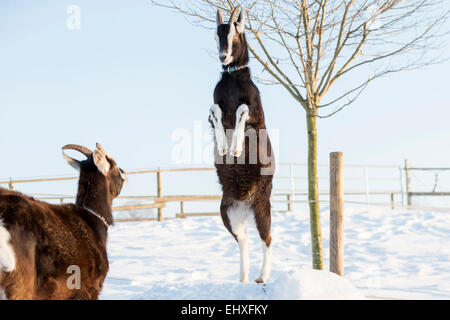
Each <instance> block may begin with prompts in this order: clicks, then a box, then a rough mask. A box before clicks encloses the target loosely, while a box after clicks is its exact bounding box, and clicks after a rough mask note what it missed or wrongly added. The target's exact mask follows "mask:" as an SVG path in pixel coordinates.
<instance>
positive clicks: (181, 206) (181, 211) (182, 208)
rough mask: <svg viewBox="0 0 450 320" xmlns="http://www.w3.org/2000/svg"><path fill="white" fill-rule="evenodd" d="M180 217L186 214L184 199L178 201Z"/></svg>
mask: <svg viewBox="0 0 450 320" xmlns="http://www.w3.org/2000/svg"><path fill="white" fill-rule="evenodd" d="M180 217H181V218H186V216H185V214H184V201H180Z"/></svg>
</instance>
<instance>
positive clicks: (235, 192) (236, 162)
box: [209, 6, 275, 283]
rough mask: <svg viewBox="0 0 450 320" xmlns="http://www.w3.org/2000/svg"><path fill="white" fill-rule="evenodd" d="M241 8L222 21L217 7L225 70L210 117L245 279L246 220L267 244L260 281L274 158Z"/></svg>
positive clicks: (225, 212)
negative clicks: (252, 67) (251, 68)
mask: <svg viewBox="0 0 450 320" xmlns="http://www.w3.org/2000/svg"><path fill="white" fill-rule="evenodd" d="M239 9H240V6H237V7H236V8H235V9H234V11H233V12H232V14H231V17H230V20H229V22H228V23H224V22H223V17H222V12H221V11H220V9H219V10H218V11H217V37H216V38H217V47H218V49H219V58H220V61H221V62H222V68H223V72H222V78H221V79H220V81H219V83H217V85H216V88H215V90H214V106H212V107H211V109H210V115H209V121H210V123H211V125H212V127H213V129H214V136H215V145H216V162H215V166H216V168H217V175H218V178H219V182H220V184H221V185H222V191H223V197H222V202H221V205H220V212H221V216H222V221H223V224H224V225H225V227H226V228H227V230H228V231H229V232H230V233H231V234H232V235H233V237H234V238H235V239H236V240H237V242H238V244H239V249H240V260H241V269H240V281H241V282H248V273H249V259H248V240H247V231H246V224H247V222H249V221H254V222H255V224H256V227H257V229H258V232H259V236H260V238H261V240H262V247H263V263H262V268H261V274H260V276H259V277H258V278H257V279H256V280H255V281H256V282H258V283H264V282H266V281H267V279H268V278H269V274H270V258H271V240H272V237H271V234H270V226H271V216H270V209H271V208H270V207H271V205H270V194H271V191H272V178H273V172H274V170H275V161H274V155H273V152H272V148H271V144H270V140H269V138H268V136H267V130H266V124H265V121H264V111H263V108H262V104H261V98H260V95H259V91H258V88H257V87H256V86H255V84H254V83H253V82H252V80H251V77H250V69H249V68H248V67H247V64H248V62H249V57H248V46H247V41H246V39H245V34H244V14H243V13H242V12H241V13H240V14H239V18H237V14H238V12H239ZM227 133H231V134H227ZM230 136H231V139H230ZM228 140H231V143H230V144H229V143H228ZM246 140H248V143H247V142H246ZM229 145H230V147H228V146H229Z"/></svg>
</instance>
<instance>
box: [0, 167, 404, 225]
mask: <svg viewBox="0 0 450 320" xmlns="http://www.w3.org/2000/svg"><path fill="white" fill-rule="evenodd" d="M319 166H321V167H325V166H326V167H328V164H326V165H324V164H321V165H319ZM279 167H282V168H283V167H284V169H286V168H287V169H288V175H286V174H282V173H281V174H277V175H275V177H274V180H275V181H278V182H279V183H280V187H278V188H275V189H274V192H273V194H272V202H273V203H274V204H277V205H278V206H281V207H279V208H278V209H277V211H294V210H295V205H296V204H306V203H308V202H309V201H308V200H307V195H308V193H307V191H306V190H304V191H303V190H299V189H298V188H296V182H298V181H299V180H306V176H302V175H296V172H295V168H296V167H305V168H306V164H303V163H280V164H279ZM345 167H348V168H356V169H363V170H364V171H361V172H363V173H364V174H362V175H361V176H360V177H358V176H355V175H352V176H349V177H345V179H344V180H346V181H362V182H364V187H365V190H349V191H347V192H345V195H346V196H363V197H365V198H366V201H365V202H363V201H359V202H358V201H353V203H354V204H365V205H370V202H371V201H370V197H371V196H386V200H387V201H386V202H384V203H383V204H384V205H385V206H390V207H392V208H394V207H396V206H397V207H398V206H399V204H398V203H396V202H395V200H397V199H396V198H397V196H398V195H401V196H402V201H403V192H402V190H400V191H399V190H369V183H368V182H369V178H368V174H367V169H368V168H370V169H373V168H376V169H380V168H381V169H394V170H398V168H399V167H397V166H389V165H375V166H368V165H346V166H345ZM213 171H215V168H211V167H208V168H205V167H197V168H154V169H140V170H129V171H127V174H128V175H145V174H154V175H155V178H156V179H155V180H153V181H155V182H156V184H154V186H155V185H156V192H155V194H149V195H146V194H144V195H124V196H119V197H118V199H119V200H122V201H125V200H130V201H143V202H146V203H143V204H132V205H120V206H119V205H116V206H114V207H113V211H114V212H117V213H120V212H127V211H138V210H140V211H142V212H144V211H145V210H154V209H156V210H157V216H156V217H152V218H145V217H144V218H136V217H131V218H121V217H119V218H116V219H115V220H116V221H146V219H147V220H158V221H162V220H163V218H166V219H167V218H170V217H169V216H167V214H166V215H163V213H164V210H167V209H165V208H166V207H167V205H168V204H170V203H178V204H179V210H177V212H175V214H174V217H175V218H176V217H178V218H186V217H192V216H201V215H205V216H208V215H216V214H218V213H217V212H210V211H208V212H187V211H186V210H185V203H188V202H198V203H204V202H211V201H216V202H217V201H220V200H221V196H220V195H198V194H197V195H168V194H167V187H166V186H165V185H164V183H163V182H164V176H165V174H172V173H175V174H182V173H188V172H194V173H200V172H213ZM180 178H181V177H180ZM76 179H78V176H69V175H67V176H53V177H35V178H28V179H26V178H20V179H12V178H11V179H3V180H1V181H0V185H8V187H9V188H10V189H12V190H13V189H15V186H16V185H17V184H29V183H44V182H45V183H46V182H58V181H59V182H61V181H70V180H76ZM319 179H320V180H321V181H323V180H328V179H329V177H319ZM398 180H399V178H398V177H392V176H391V177H378V176H377V177H373V178H371V179H370V181H391V182H396V181H398ZM400 181H401V177H400ZM282 183H284V184H286V183H287V184H288V186H287V187H285V188H282V187H281V184H282ZM29 194H30V195H32V196H34V197H36V198H38V199H40V200H44V201H59V202H60V203H65V202H67V201H69V200H73V199H74V198H75V197H74V196H73V195H67V194H65V195H63V194H61V195H59V194H54V193H49V194H43V193H29ZM329 194H330V193H329V190H326V191H325V190H324V191H321V192H319V195H321V196H329ZM321 201H322V202H325V203H326V202H327V201H326V200H321ZM397 202H398V201H397ZM373 204H374V205H380V204H381V203H376V202H374V203H373ZM402 204H403V202H401V205H402Z"/></svg>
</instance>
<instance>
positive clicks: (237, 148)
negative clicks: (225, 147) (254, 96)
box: [230, 104, 250, 157]
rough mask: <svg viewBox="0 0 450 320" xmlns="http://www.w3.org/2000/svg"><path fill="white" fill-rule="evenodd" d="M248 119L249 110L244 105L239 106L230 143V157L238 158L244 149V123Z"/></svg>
mask: <svg viewBox="0 0 450 320" xmlns="http://www.w3.org/2000/svg"><path fill="white" fill-rule="evenodd" d="M249 118H250V116H249V109H248V106H247V105H246V104H241V105H240V106H239V108H238V109H237V110H236V126H235V128H234V132H233V139H232V141H231V147H230V155H232V156H235V157H240V156H241V153H242V149H243V147H244V139H245V122H246V121H247V120H248V119H249Z"/></svg>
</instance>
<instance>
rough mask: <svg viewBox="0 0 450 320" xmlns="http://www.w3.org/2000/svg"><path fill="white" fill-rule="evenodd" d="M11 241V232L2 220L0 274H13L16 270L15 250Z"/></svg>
mask: <svg viewBox="0 0 450 320" xmlns="http://www.w3.org/2000/svg"><path fill="white" fill-rule="evenodd" d="M9 240H10V234H9V231H8V230H7V229H6V228H5V227H4V226H3V222H2V221H1V220H0V272H11V271H13V270H14V269H15V268H16V257H15V254H14V249H13V247H12V246H11V244H10V242H9Z"/></svg>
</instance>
